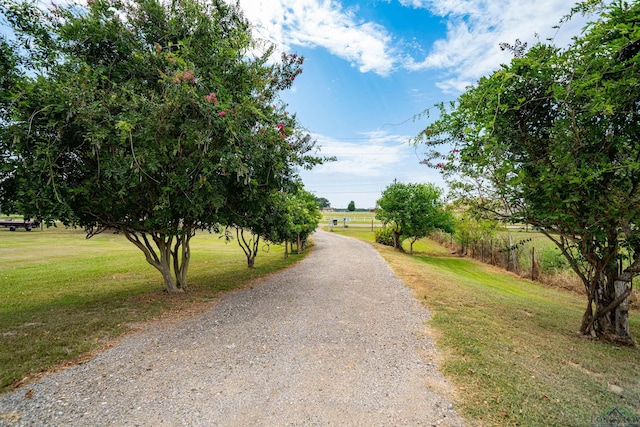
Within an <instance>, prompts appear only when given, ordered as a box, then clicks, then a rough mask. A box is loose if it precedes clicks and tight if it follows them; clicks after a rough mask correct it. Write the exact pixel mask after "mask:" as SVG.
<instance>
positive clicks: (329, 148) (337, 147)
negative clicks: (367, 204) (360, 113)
mask: <svg viewBox="0 0 640 427" xmlns="http://www.w3.org/2000/svg"><path fill="white" fill-rule="evenodd" d="M361 135H362V139H359V140H358V141H357V142H348V141H340V140H336V139H333V138H329V137H326V136H323V135H313V136H314V138H315V139H316V140H317V141H318V145H320V147H321V154H322V155H323V156H335V157H336V159H337V160H336V161H334V162H327V163H325V164H324V165H322V166H318V167H317V168H315V169H314V173H320V174H336V173H341V174H349V175H355V176H360V177H378V176H383V175H385V174H386V173H387V172H388V171H389V170H390V169H393V168H398V167H400V166H401V165H402V164H403V162H405V161H406V159H407V156H408V154H409V153H410V152H411V151H410V150H411V149H410V148H409V146H408V145H407V141H408V140H409V137H408V136H401V135H390V134H388V133H386V132H384V131H373V132H366V133H362V134H361ZM416 163H417V162H416ZM394 165H395V166H394Z"/></svg>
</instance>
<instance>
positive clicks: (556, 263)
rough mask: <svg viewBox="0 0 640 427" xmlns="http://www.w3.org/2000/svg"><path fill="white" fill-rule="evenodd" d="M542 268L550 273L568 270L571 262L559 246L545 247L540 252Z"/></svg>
mask: <svg viewBox="0 0 640 427" xmlns="http://www.w3.org/2000/svg"><path fill="white" fill-rule="evenodd" d="M539 256H540V268H541V270H542V271H543V272H545V273H548V274H557V273H561V272H563V271H566V270H568V269H569V268H570V267H569V263H568V262H567V259H566V258H565V257H564V256H562V253H561V252H560V251H559V250H558V248H554V247H548V246H546V247H544V248H542V251H541V252H540V255H539Z"/></svg>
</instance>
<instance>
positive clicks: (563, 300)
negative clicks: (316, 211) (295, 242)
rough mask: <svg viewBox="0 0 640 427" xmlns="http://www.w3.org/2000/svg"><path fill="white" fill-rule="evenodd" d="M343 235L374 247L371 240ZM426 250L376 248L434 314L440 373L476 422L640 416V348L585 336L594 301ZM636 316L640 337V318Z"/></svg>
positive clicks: (427, 246)
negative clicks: (583, 323) (609, 412)
mask: <svg viewBox="0 0 640 427" xmlns="http://www.w3.org/2000/svg"><path fill="white" fill-rule="evenodd" d="M340 233H341V234H345V235H349V236H353V237H357V238H361V239H364V240H367V241H372V240H373V233H371V232H368V233H366V232H362V231H359V232H354V231H352V230H347V231H346V232H344V233H342V232H340ZM416 245H418V243H417V244H416ZM420 245H421V246H420V248H421V249H420V250H417V251H416V252H417V254H416V255H414V256H409V255H406V254H401V253H399V252H397V251H394V250H393V249H392V248H388V247H384V246H381V245H375V247H376V248H377V249H378V251H379V252H380V253H381V255H382V256H383V257H384V258H385V259H386V260H387V262H389V264H390V265H391V267H392V268H393V269H394V271H395V272H396V274H398V275H399V277H401V278H402V279H403V280H404V281H405V283H406V284H407V285H408V286H410V287H412V288H413V289H414V295H415V296H416V298H418V299H419V300H420V301H422V302H423V303H424V304H425V305H426V306H427V307H428V308H429V309H430V311H431V312H432V320H431V321H430V322H429V325H430V327H431V329H432V331H433V333H434V336H435V339H436V343H437V345H438V348H439V349H440V352H441V359H442V360H441V362H440V367H441V370H442V371H443V373H444V374H445V376H447V377H448V378H449V379H450V380H451V381H452V382H453V384H454V385H455V388H456V394H455V400H456V404H457V406H456V407H457V409H458V410H459V411H460V413H461V414H462V415H463V416H464V417H466V419H467V420H470V421H473V422H475V423H478V424H479V425H486V426H493V425H495V426H512V425H513V426H516V425H518V426H590V425H591V424H592V419H593V418H592V417H596V416H598V415H599V414H601V413H602V412H603V411H605V410H606V409H609V408H624V409H626V410H627V411H630V412H631V413H633V414H640V349H638V348H630V347H621V346H616V345H612V344H608V343H603V342H598V341H592V340H588V339H585V338H582V337H580V336H578V335H577V334H576V331H577V330H578V328H579V325H580V320H581V316H582V313H583V311H584V305H585V304H586V301H585V299H584V298H581V297H579V296H577V295H575V294H573V293H570V292H564V291H560V290H556V289H550V288H548V287H544V286H542V285H539V284H537V283H534V282H531V281H528V280H522V279H520V278H519V277H517V276H515V275H513V274H507V273H504V272H502V271H500V270H497V269H495V268H492V267H490V266H487V265H484V264H481V263H479V262H475V261H472V260H468V259H464V258H457V257H451V256H446V255H447V251H446V250H442V249H438V246H437V245H436V244H434V243H432V242H429V241H427V240H425V241H421V242H420ZM630 318H631V321H630V323H631V330H632V334H633V335H634V337H635V338H636V339H640V313H638V312H637V311H634V312H632V313H631V315H630ZM610 386H617V387H621V388H622V390H623V391H622V393H621V394H617V393H615V392H614V391H612V390H611V388H610ZM614 388H615V387H614Z"/></svg>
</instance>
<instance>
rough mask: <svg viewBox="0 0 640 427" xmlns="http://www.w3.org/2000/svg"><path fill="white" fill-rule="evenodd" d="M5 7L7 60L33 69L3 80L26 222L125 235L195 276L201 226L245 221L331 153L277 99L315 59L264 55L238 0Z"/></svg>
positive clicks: (8, 135) (153, 256)
mask: <svg viewBox="0 0 640 427" xmlns="http://www.w3.org/2000/svg"><path fill="white" fill-rule="evenodd" d="M0 8H1V12H2V15H3V16H4V17H5V19H6V21H7V23H8V24H9V25H10V26H11V27H12V29H13V31H14V33H15V41H14V42H7V41H5V42H4V44H3V45H2V47H3V49H0V51H1V52H2V55H1V57H0V59H1V61H0V66H2V67H4V68H8V69H10V70H12V71H13V72H14V74H16V75H18V76H19V77H18V78H17V79H12V80H11V81H10V82H9V83H8V84H2V86H1V87H0V91H1V93H0V102H2V106H3V109H2V113H3V117H2V118H3V126H2V128H1V129H0V132H1V135H0V153H2V168H1V169H0V173H1V174H2V175H0V182H2V183H3V184H4V185H3V188H4V189H5V190H4V191H3V193H5V194H3V195H0V200H3V199H4V200H6V199H11V200H13V201H14V205H13V206H12V208H13V210H15V211H18V212H20V213H23V214H24V215H25V216H28V217H37V218H43V219H45V220H48V221H56V220H59V221H62V222H63V223H65V224H68V225H79V226H83V227H87V228H88V229H89V230H91V231H90V233H96V232H100V231H101V230H104V229H106V228H113V229H117V230H120V231H122V232H124V233H125V234H126V235H127V237H129V238H130V240H132V241H133V242H134V243H135V244H136V245H138V247H140V248H141V250H143V252H145V255H146V256H147V259H148V260H149V261H150V262H151V263H152V264H154V265H155V266H160V265H161V266H162V269H166V268H167V265H169V266H171V265H174V266H176V268H175V270H176V272H175V273H176V276H177V279H178V282H179V285H180V283H181V282H182V285H186V281H185V280H186V279H185V278H184V277H182V276H184V275H186V266H184V268H183V267H182V266H180V263H181V262H183V261H185V262H186V263H188V257H189V252H188V240H189V238H190V237H191V236H192V235H193V234H194V230H196V229H198V228H204V229H211V228H217V226H218V224H225V223H226V222H228V221H232V220H233V218H232V217H233V216H234V215H237V214H242V212H237V210H236V211H233V212H231V211H230V210H229V208H230V207H233V208H234V209H238V207H242V206H243V205H242V204H241V203H238V200H239V199H241V200H250V201H251V203H254V204H262V203H265V201H266V200H267V198H266V197H262V196H259V195H260V194H264V193H266V194H268V193H269V192H270V191H271V190H273V189H281V188H287V187H288V186H290V185H291V183H292V182H294V181H297V174H296V169H297V168H298V167H311V166H313V165H314V164H316V163H317V162H318V161H319V159H317V158H315V157H314V156H313V155H310V152H311V151H312V150H313V147H314V142H313V141H312V140H311V138H310V137H309V135H308V134H306V133H305V132H303V131H302V130H301V129H300V126H299V124H298V122H297V120H296V118H295V116H293V115H289V114H287V112H286V111H285V108H284V106H282V104H281V103H280V101H279V98H278V95H279V92H281V91H282V90H285V89H287V88H289V87H290V86H291V84H292V82H293V81H294V79H295V77H296V76H297V75H299V74H300V73H301V71H302V70H301V65H302V62H303V58H301V57H299V56H297V55H295V54H292V55H283V57H282V60H281V61H280V62H277V63H272V62H270V61H269V58H270V57H271V56H272V53H273V49H272V48H268V49H266V50H265V51H264V54H263V55H261V56H255V55H254V53H253V52H256V51H257V50H256V49H257V48H258V47H259V46H257V45H256V43H255V42H254V41H253V40H252V38H251V32H250V28H249V23H248V22H247V21H246V19H245V18H244V16H243V15H242V13H241V11H240V10H239V8H238V6H237V5H234V4H227V3H226V2H224V1H221V0H213V1H212V2H204V1H200V0H183V1H179V2H167V3H163V2H160V1H157V0H125V1H120V0H93V1H90V2H89V3H88V5H87V6H81V5H70V6H56V5H55V4H54V3H52V6H51V8H49V9H44V8H40V7H38V6H37V5H34V4H32V3H27V2H25V3H22V2H19V1H13V0H2V2H0ZM5 46H10V48H11V49H9V53H6V52H5V51H6V50H7V49H4V47H5ZM16 58H17V59H16ZM7 64H8V65H7ZM9 184H10V185H9ZM7 191H10V193H7ZM245 206H246V209H255V206H253V205H245ZM154 246H157V249H158V250H159V253H156V251H155V250H154V248H153V247H154ZM159 269H161V268H159ZM163 275H164V276H165V283H166V282H167V278H166V271H164V272H163ZM168 286H169V285H168Z"/></svg>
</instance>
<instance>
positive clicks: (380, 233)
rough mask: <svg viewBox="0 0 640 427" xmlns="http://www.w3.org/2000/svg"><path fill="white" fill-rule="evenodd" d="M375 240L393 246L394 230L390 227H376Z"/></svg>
mask: <svg viewBox="0 0 640 427" xmlns="http://www.w3.org/2000/svg"><path fill="white" fill-rule="evenodd" d="M375 241H376V243H380V244H382V245H385V246H391V247H393V230H392V229H391V228H389V227H383V228H378V229H376V231H375Z"/></svg>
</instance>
